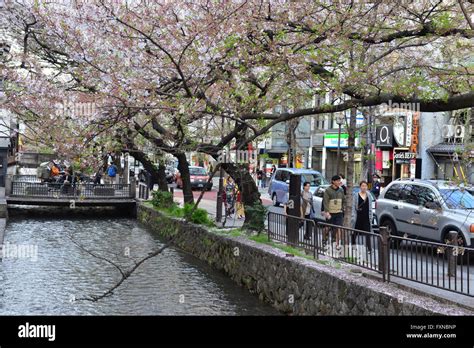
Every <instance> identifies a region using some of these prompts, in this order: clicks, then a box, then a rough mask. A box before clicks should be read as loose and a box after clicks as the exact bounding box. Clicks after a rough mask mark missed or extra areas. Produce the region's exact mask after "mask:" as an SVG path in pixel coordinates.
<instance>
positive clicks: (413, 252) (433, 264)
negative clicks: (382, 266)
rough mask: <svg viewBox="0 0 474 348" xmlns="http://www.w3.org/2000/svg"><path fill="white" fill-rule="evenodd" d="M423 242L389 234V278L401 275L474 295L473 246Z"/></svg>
mask: <svg viewBox="0 0 474 348" xmlns="http://www.w3.org/2000/svg"><path fill="white" fill-rule="evenodd" d="M454 235H455V236H456V239H455V241H456V242H454V240H453V242H450V244H442V243H436V242H429V241H421V240H418V239H412V238H403V237H399V236H392V235H390V236H389V237H388V247H387V249H388V250H387V251H388V263H389V264H388V272H387V275H388V278H389V280H390V277H398V278H403V279H407V280H410V281H414V282H417V283H421V284H427V285H430V286H433V287H436V288H439V289H444V290H448V291H452V292H456V293H461V294H464V295H468V296H474V289H473V287H474V284H471V283H472V281H473V279H474V267H473V265H471V263H472V261H471V259H472V258H473V257H474V249H472V248H466V247H463V246H459V245H458V243H457V233H456V232H454Z"/></svg>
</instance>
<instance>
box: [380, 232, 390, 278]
mask: <svg viewBox="0 0 474 348" xmlns="http://www.w3.org/2000/svg"><path fill="white" fill-rule="evenodd" d="M379 233H380V237H381V238H380V243H379V270H380V271H382V277H383V281H386V280H388V273H389V272H388V264H389V262H388V255H389V245H388V240H389V237H390V234H389V233H388V230H387V227H386V226H380V228H379Z"/></svg>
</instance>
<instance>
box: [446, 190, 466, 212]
mask: <svg viewBox="0 0 474 348" xmlns="http://www.w3.org/2000/svg"><path fill="white" fill-rule="evenodd" d="M439 192H440V193H441V196H442V197H443V199H444V201H445V202H446V204H447V205H448V207H449V208H451V209H474V197H473V196H472V195H471V194H470V193H469V192H467V191H461V190H453V189H441V190H439Z"/></svg>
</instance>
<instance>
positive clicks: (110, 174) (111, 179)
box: [107, 162, 117, 184]
mask: <svg viewBox="0 0 474 348" xmlns="http://www.w3.org/2000/svg"><path fill="white" fill-rule="evenodd" d="M116 177H117V166H116V165H115V164H113V163H112V162H111V163H109V167H108V168H107V178H108V183H109V184H114V183H115V179H116Z"/></svg>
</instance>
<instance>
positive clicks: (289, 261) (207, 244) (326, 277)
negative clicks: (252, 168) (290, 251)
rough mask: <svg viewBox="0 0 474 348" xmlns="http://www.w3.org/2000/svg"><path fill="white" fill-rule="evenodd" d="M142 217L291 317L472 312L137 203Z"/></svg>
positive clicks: (465, 313) (184, 248)
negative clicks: (223, 233)
mask: <svg viewBox="0 0 474 348" xmlns="http://www.w3.org/2000/svg"><path fill="white" fill-rule="evenodd" d="M137 217H138V219H139V221H141V222H142V223H144V224H146V225H147V226H149V227H151V229H152V230H153V231H155V232H157V233H158V234H160V235H161V236H163V237H166V238H170V237H171V236H172V235H174V237H173V241H172V244H173V245H175V246H177V247H178V248H179V249H181V250H183V251H186V252H188V253H190V254H192V255H194V256H195V257H197V258H199V259H201V260H204V261H207V262H208V263H209V264H210V265H211V266H213V267H214V268H216V269H218V270H222V271H223V272H225V274H227V275H228V276H229V277H230V278H232V279H233V280H234V281H235V282H236V283H238V284H239V285H241V286H244V287H246V288H247V289H248V290H249V291H250V292H251V293H255V294H257V295H258V297H259V298H260V299H261V300H262V301H265V302H267V303H270V304H271V305H273V307H275V308H276V309H278V310H279V311H281V312H283V313H287V314H293V315H473V314H474V313H473V312H472V311H469V310H467V309H464V308H459V307H457V306H454V305H447V304H446V303H441V302H438V301H436V300H434V299H432V298H425V297H422V296H418V295H415V294H413V293H409V292H407V291H404V290H400V289H397V288H396V287H394V286H392V285H390V284H387V283H382V282H380V281H377V280H373V279H369V278H366V277H362V276H361V275H360V274H359V275H358V274H356V273H352V272H350V271H349V270H348V269H347V268H340V269H338V268H335V267H331V266H328V265H323V264H320V263H317V262H315V261H312V260H307V259H305V258H301V257H287V256H286V253H285V252H283V251H281V250H279V249H276V248H273V247H271V246H268V245H264V244H260V243H257V242H254V241H252V240H248V239H247V238H245V237H231V236H227V235H221V234H217V233H215V232H210V231H209V230H208V229H207V228H205V227H202V226H199V225H194V224H191V223H189V222H186V221H184V220H182V219H174V218H169V217H166V216H164V215H163V214H161V213H159V212H157V211H156V210H154V209H152V208H149V207H147V206H144V205H142V204H141V205H139V206H138V211H137Z"/></svg>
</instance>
